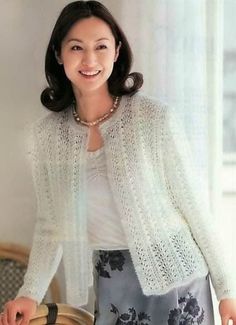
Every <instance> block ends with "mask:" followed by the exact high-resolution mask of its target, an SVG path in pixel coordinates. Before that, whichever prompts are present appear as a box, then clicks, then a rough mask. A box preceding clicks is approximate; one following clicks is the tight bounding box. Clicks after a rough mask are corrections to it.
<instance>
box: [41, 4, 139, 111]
mask: <svg viewBox="0 0 236 325" xmlns="http://www.w3.org/2000/svg"><path fill="white" fill-rule="evenodd" d="M89 17H98V18H100V19H102V20H103V21H104V22H106V23H107V24H108V25H109V26H110V29H111V31H112V34H113V36H114V38H115V45H116V48H117V47H118V45H119V43H120V42H121V48H120V51H119V56H118V59H117V61H116V62H115V64H114V67H113V71H112V74H111V76H110V77H109V79H108V90H109V93H110V94H111V95H112V96H122V95H130V96H132V95H133V94H135V93H136V92H137V91H138V90H139V89H140V88H141V87H142V84H143V75H142V74H141V73H138V72H133V73H130V69H131V66H132V61H133V55H132V51H131V48H130V45H129V43H128V40H127V38H126V36H125V34H124V32H123V31H122V29H121V28H120V26H119V24H118V23H117V22H116V20H115V19H114V17H113V16H112V15H111V13H110V12H109V11H108V9H107V8H106V7H105V6H104V5H102V4H101V3H100V2H98V1H74V2H72V3H69V4H68V5H67V6H65V7H64V9H63V10H62V12H61V13H60V15H59V17H58V19H57V21H56V24H55V26H54V28H53V31H52V35H51V38H50V41H49V44H48V47H47V51H46V57H45V75H46V79H47V82H48V85H49V86H48V87H47V88H45V89H44V90H43V92H42V93H41V97H40V99H41V102H42V104H43V105H44V106H45V107H46V108H48V109H49V110H51V111H61V110H63V109H65V108H67V107H68V106H69V105H71V104H72V102H73V101H74V100H75V97H74V92H73V89H72V85H71V81H70V80H69V79H68V78H67V76H66V74H65V71H64V67H63V65H60V64H59V63H58V61H57V59H56V53H57V55H60V53H61V43H62V41H63V39H64V38H65V36H66V35H67V33H68V32H69V30H70V29H71V27H72V26H73V25H74V24H75V23H76V22H78V21H79V20H81V19H84V18H89ZM130 81H131V83H130Z"/></svg>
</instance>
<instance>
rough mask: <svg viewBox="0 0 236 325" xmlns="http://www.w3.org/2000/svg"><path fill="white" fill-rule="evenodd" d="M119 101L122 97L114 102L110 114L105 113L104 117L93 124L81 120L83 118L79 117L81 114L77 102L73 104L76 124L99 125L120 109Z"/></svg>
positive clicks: (116, 98)
mask: <svg viewBox="0 0 236 325" xmlns="http://www.w3.org/2000/svg"><path fill="white" fill-rule="evenodd" d="M119 99H120V97H118V96H117V97H115V100H114V102H113V105H112V107H111V108H110V110H109V112H108V113H105V114H104V115H103V116H102V117H99V118H98V119H97V120H95V121H92V122H86V121H83V120H81V118H80V117H79V114H78V113H77V112H76V105H75V102H73V115H74V118H75V120H76V122H78V123H81V124H84V125H87V126H94V125H97V124H98V123H100V122H101V121H103V120H105V119H106V118H107V117H108V116H110V115H111V113H112V112H113V111H114V110H115V109H116V108H117V107H118V103H119Z"/></svg>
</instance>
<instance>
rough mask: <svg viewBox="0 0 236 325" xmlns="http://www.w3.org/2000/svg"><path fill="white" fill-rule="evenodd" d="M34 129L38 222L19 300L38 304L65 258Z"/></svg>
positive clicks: (30, 145)
mask: <svg viewBox="0 0 236 325" xmlns="http://www.w3.org/2000/svg"><path fill="white" fill-rule="evenodd" d="M34 133H35V130H34V127H33V126H31V127H30V128H27V129H26V132H25V134H26V137H27V138H26V147H27V151H28V158H29V163H30V166H31V171H32V176H33V182H34V189H35V194H36V198H37V219H36V224H35V230H34V236H33V244H32V248H31V252H30V258H29V263H28V268H27V271H26V274H25V276H24V284H23V286H22V287H21V288H20V290H19V291H18V294H17V297H20V296H24V297H29V298H31V299H34V300H36V301H37V303H38V304H40V303H41V301H42V300H43V298H44V295H45V293H46V291H47V289H48V287H49V285H50V282H51V280H52V278H53V276H54V274H55V272H56V270H57V267H58V265H59V262H60V260H61V257H62V245H61V244H60V240H59V231H58V222H57V220H56V215H55V211H54V209H53V201H52V193H51V191H50V184H49V178H48V171H47V167H46V164H45V162H44V161H43V159H42V156H41V153H40V150H39V147H38V145H37V144H36V141H37V133H36V134H34Z"/></svg>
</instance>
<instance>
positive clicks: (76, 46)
mask: <svg viewBox="0 0 236 325" xmlns="http://www.w3.org/2000/svg"><path fill="white" fill-rule="evenodd" d="M71 49H72V50H73V51H78V50H82V47H80V46H79V45H74V46H72V48H71Z"/></svg>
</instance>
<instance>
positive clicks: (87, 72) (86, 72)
mask: <svg viewBox="0 0 236 325" xmlns="http://www.w3.org/2000/svg"><path fill="white" fill-rule="evenodd" d="M99 72H100V71H99V70H97V71H80V73H81V74H84V75H86V76H95V75H96V74H98V73H99Z"/></svg>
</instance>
